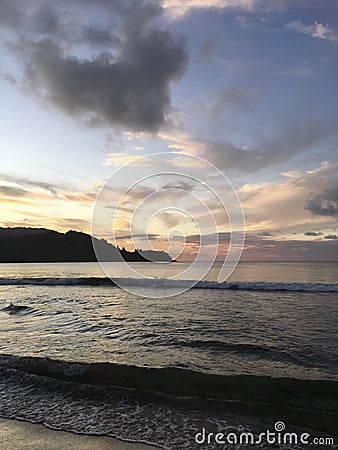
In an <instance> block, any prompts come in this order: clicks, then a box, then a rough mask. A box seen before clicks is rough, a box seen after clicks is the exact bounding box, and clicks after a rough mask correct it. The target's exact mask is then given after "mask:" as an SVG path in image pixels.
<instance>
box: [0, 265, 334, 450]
mask: <svg viewBox="0 0 338 450" xmlns="http://www.w3.org/2000/svg"><path fill="white" fill-rule="evenodd" d="M111 264H112V270H113V272H114V273H116V279H122V278H123V271H124V268H123V265H122V264H119V263H111ZM133 266H134V267H135V271H137V272H139V273H142V274H143V276H147V277H149V278H148V279H144V278H135V279H133V280H129V282H130V284H131V285H132V286H133V292H134V291H135V289H137V290H139V293H140V295H135V294H133V293H130V292H126V291H125V290H123V289H121V288H120V287H118V285H115V284H113V283H111V282H110V280H108V279H107V278H105V275H104V273H103V272H102V270H101V268H100V267H99V265H98V264H95V263H67V264H1V265H0V346H1V355H0V367H1V371H0V373H1V375H0V416H2V417H5V418H17V419H21V420H27V421H30V422H33V423H37V422H38V423H43V424H45V425H46V426H48V427H50V428H53V429H62V430H68V431H73V432H76V433H89V434H97V435H109V436H114V437H117V438H120V439H123V440H127V441H135V442H146V443H149V444H153V445H155V446H158V447H160V448H164V449H195V448H196V449H197V448H201V449H204V448H208V449H209V448H210V449H214V448H215V449H219V448H305V447H304V446H302V444H299V442H298V443H296V444H292V445H291V446H290V445H286V444H285V443H283V442H279V443H278V444H274V446H271V444H268V443H266V442H260V443H259V444H257V445H255V446H254V447H253V446H248V447H246V446H245V445H242V446H238V445H239V444H238V443H234V444H231V445H230V444H229V443H227V444H224V443H223V444H219V443H218V442H215V440H214V439H209V442H206V440H205V441H204V442H202V437H203V433H205V431H203V430H207V431H210V433H214V435H215V434H216V433H224V434H225V435H227V434H229V433H235V434H236V433H237V436H238V434H240V433H250V432H252V433H256V434H257V433H260V432H262V430H266V429H274V426H275V424H276V423H277V422H278V421H279V422H282V423H283V424H284V425H285V427H286V429H287V430H291V431H296V432H297V431H299V432H300V431H302V430H303V431H307V432H308V433H309V434H310V435H311V436H337V434H338V430H337V426H336V424H337V423H338V416H337V393H338V387H337V386H338V355H337V342H338V326H337V325H338V263H322V262H321V263H312V262H311V263H267V262H265V263H245V262H243V263H240V264H239V266H238V267H237V268H236V270H235V271H234V273H233V274H232V276H231V278H230V279H229V280H228V281H227V282H225V283H216V282H215V281H216V280H217V273H218V271H219V265H218V264H215V265H214V266H213V268H212V269H211V271H210V272H209V273H208V274H207V275H206V276H205V277H204V279H203V281H201V282H199V283H197V284H196V285H195V286H194V288H193V289H190V290H187V291H186V292H183V293H181V294H179V295H176V296H169V297H163V295H161V296H159V298H152V297H147V296H144V295H142V293H144V286H145V285H146V284H147V283H151V282H152V283H153V289H154V291H159V292H161V293H162V294H163V292H165V291H166V290H167V291H168V292H169V294H170V292H171V289H172V288H173V285H172V283H174V284H175V285H176V286H179V285H184V280H175V281H173V282H172V283H169V282H167V281H166V279H167V277H168V276H169V275H170V274H172V273H177V271H182V268H184V264H183V263H170V264H152V263H134V264H133ZM276 430H277V428H276ZM196 436H198V437H197V438H196ZM337 442H338V441H337V440H336V443H337ZM236 445H237V446H236ZM331 447H334V446H331ZM320 448H326V447H324V446H321V447H320Z"/></svg>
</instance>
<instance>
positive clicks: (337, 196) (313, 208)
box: [305, 186, 338, 217]
mask: <svg viewBox="0 0 338 450" xmlns="http://www.w3.org/2000/svg"><path fill="white" fill-rule="evenodd" d="M305 209H308V210H309V211H310V212H311V213H312V214H314V215H316V216H330V217H338V186H334V187H332V188H331V189H326V190H325V191H324V192H323V193H322V194H316V195H315V194H312V195H310V198H309V200H308V201H307V204H306V206H305Z"/></svg>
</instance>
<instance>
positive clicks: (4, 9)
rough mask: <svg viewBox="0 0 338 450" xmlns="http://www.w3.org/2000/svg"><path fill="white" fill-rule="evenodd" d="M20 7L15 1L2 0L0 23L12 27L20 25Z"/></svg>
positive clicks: (0, 4)
mask: <svg viewBox="0 0 338 450" xmlns="http://www.w3.org/2000/svg"><path fill="white" fill-rule="evenodd" d="M20 16H21V15H20V12H19V9H18V8H17V5H15V2H13V1H10V0H0V24H1V25H2V26H5V27H8V28H11V27H16V26H18V25H20V23H21V17H20Z"/></svg>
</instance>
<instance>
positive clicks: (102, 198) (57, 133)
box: [0, 0, 338, 261]
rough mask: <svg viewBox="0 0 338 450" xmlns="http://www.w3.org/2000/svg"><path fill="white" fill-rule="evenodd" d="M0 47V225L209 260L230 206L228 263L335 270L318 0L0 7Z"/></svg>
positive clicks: (328, 98) (99, 1)
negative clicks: (238, 256)
mask: <svg viewBox="0 0 338 450" xmlns="http://www.w3.org/2000/svg"><path fill="white" fill-rule="evenodd" d="M0 46H1V47H0V50H1V51H0V98H1V105H2V107H1V110H0V120H1V135H0V156H1V166H0V208H1V216H0V226H3V227H16V226H24V227H45V228H50V229H54V230H58V231H61V232H65V231H67V230H69V229H72V230H78V231H84V232H88V233H91V232H92V233H93V234H95V235H97V236H100V237H104V238H107V239H108V240H110V241H111V242H114V243H115V244H118V245H119V246H125V247H126V248H127V249H129V250H131V249H133V248H155V249H163V250H168V251H170V253H171V255H174V256H175V257H179V258H181V259H182V260H184V259H186V260H191V259H194V258H195V257H196V255H200V256H201V257H202V258H206V259H208V258H209V257H210V255H213V252H214V250H215V242H218V244H217V245H216V250H217V255H218V256H217V257H218V258H220V259H221V258H223V257H225V256H226V254H227V250H228V243H229V238H230V236H231V234H230V232H232V233H235V236H236V232H238V233H239V234H240V233H241V232H242V231H243V223H242V221H241V217H240V215H239V209H238V204H237V201H240V205H241V208H242V210H243V214H244V218H245V234H246V241H245V246H244V252H243V256H242V259H243V260H247V261H250V260H251V261H255V260H282V261H289V260H290V261H297V260H300V261H312V260H318V261H325V260H327V261H330V260H332V261H333V260H335V261H337V260H338V238H337V236H338V229H337V228H338V223H337V220H338V159H337V156H338V102H337V87H338V3H337V1H336V0H185V1H184V2H182V1H178V0H164V1H162V2H161V1H155V0H95V1H94V0H81V1H79V0H67V1H65V0H59V1H58V2H48V1H44V0H0ZM169 152H170V153H169ZM152 154H156V156H149V155H152ZM126 164H127V166H126ZM100 192H101V194H100V195H99V193H100Z"/></svg>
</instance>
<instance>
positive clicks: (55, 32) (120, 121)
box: [0, 0, 189, 132]
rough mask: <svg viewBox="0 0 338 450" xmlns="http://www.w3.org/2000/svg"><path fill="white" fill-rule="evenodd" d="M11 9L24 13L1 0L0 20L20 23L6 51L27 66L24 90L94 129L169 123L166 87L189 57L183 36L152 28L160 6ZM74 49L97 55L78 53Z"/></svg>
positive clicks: (103, 2) (89, 1) (132, 2)
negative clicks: (17, 34)
mask: <svg viewBox="0 0 338 450" xmlns="http://www.w3.org/2000/svg"><path fill="white" fill-rule="evenodd" d="M14 4H15V5H21V9H20V8H17V9H14V8H13V7H12V6H11V5H12V4H11V3H9V2H6V1H5V0H0V11H1V10H2V9H3V10H4V11H5V14H4V16H3V17H2V19H1V20H2V21H3V22H6V25H7V27H10V26H11V24H12V26H13V27H14V23H15V21H17V22H18V21H21V22H22V24H23V25H22V26H21V27H20V28H18V29H20V36H18V39H17V40H16V41H15V39H14V40H13V41H12V45H11V46H10V47H9V48H10V49H11V50H12V51H15V52H16V53H18V52H19V53H20V56H21V58H22V60H23V61H24V62H25V68H24V83H25V85H24V86H25V89H26V91H28V92H30V93H32V94H34V95H36V96H38V97H39V98H42V99H43V100H44V101H46V102H47V103H49V104H50V105H53V106H56V107H58V108H59V109H61V110H62V111H63V112H65V113H67V114H69V115H71V116H77V117H79V118H81V119H84V120H85V121H86V122H89V123H91V124H102V123H104V124H109V125H120V126H123V127H125V128H127V129H133V130H144V131H150V132H154V131H157V130H158V129H159V128H160V127H161V126H163V125H165V124H166V123H167V121H168V116H169V115H170V113H171V98H170V83H171V82H173V81H177V80H178V79H179V78H180V77H181V76H182V75H183V74H184V72H185V70H186V68H187V65H188V60H189V56H188V51H187V48H186V42H185V39H184V38H183V37H177V36H173V35H172V34H171V33H170V32H169V31H167V30H163V29H160V28H159V27H157V26H156V25H155V24H154V22H153V20H154V19H155V18H157V17H158V16H159V15H160V14H161V11H162V8H161V6H160V3H159V2H157V1H147V0H144V1H136V0H124V1H122V0H114V1H111V0H110V1H107V0H98V1H95V2H94V1H93V0H83V1H81V2H80V1H79V0H71V1H69V2H65V1H64V0H60V2H58V3H57V4H56V6H53V7H51V6H50V5H46V4H45V3H43V2H41V1H38V0H35V1H34V0H32V2H31V3H30V9H28V7H27V3H22V2H21V1H20V0H17V2H14ZM86 8H87V9H86ZM77 12H78V17H77V14H76V13H77ZM91 14H92V15H93V17H91ZM98 23H99V25H98ZM112 27H113V28H114V29H113V30H112ZM79 45H80V46H88V45H90V46H92V47H93V46H96V47H97V51H96V53H95V52H94V53H93V51H89V50H88V51H84V52H83V51H81V52H80V53H79V52H78V53H76V49H77V51H78V48H79ZM83 55H86V56H83Z"/></svg>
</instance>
